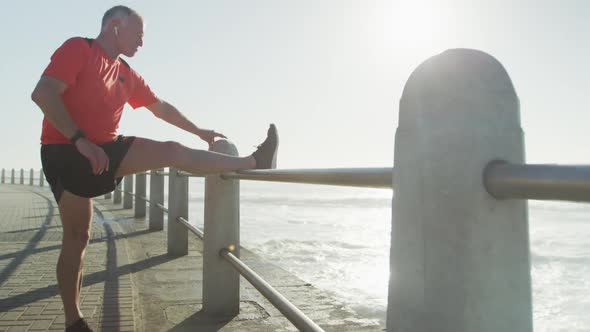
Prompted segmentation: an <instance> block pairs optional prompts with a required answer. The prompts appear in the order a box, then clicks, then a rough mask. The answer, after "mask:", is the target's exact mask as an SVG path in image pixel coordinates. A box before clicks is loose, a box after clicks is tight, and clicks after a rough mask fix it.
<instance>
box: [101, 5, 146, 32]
mask: <svg viewBox="0 0 590 332" xmlns="http://www.w3.org/2000/svg"><path fill="white" fill-rule="evenodd" d="M130 15H137V16H139V14H138V13H137V12H136V11H135V10H133V9H131V8H129V7H127V6H115V7H113V8H111V9H109V10H107V11H106V12H105V13H104V15H103V17H102V28H103V29H104V28H105V27H106V26H107V24H109V22H110V20H111V19H113V18H126V17H128V16H130Z"/></svg>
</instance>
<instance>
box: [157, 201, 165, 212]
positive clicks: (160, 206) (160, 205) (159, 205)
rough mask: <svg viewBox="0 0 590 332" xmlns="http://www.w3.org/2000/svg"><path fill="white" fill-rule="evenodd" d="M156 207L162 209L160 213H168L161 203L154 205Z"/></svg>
mask: <svg viewBox="0 0 590 332" xmlns="http://www.w3.org/2000/svg"><path fill="white" fill-rule="evenodd" d="M156 206H157V207H159V208H160V209H162V211H164V212H166V213H168V209H167V208H166V207H165V206H164V205H163V204H161V203H156Z"/></svg>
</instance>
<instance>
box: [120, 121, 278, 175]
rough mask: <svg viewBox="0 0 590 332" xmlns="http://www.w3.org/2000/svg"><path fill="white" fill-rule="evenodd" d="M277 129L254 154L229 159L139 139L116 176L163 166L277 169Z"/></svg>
mask: <svg viewBox="0 0 590 332" xmlns="http://www.w3.org/2000/svg"><path fill="white" fill-rule="evenodd" d="M278 144H279V142H278V134H277V130H276V127H275V126H274V125H271V126H270V128H269V130H268V134H267V137H266V140H265V141H264V142H263V143H262V144H261V145H260V146H259V147H258V150H256V151H255V152H254V153H253V154H252V155H250V156H247V157H234V156H228V155H224V154H221V153H217V152H211V151H205V150H197V149H191V148H188V147H186V146H184V145H182V144H180V143H177V142H172V141H168V142H159V141H154V140H150V139H147V138H141V137H136V138H135V140H134V141H133V143H132V144H131V146H130V147H129V150H128V151H127V154H126V155H125V157H124V158H123V160H122V161H121V164H120V165H119V168H118V170H117V172H116V174H115V177H122V176H125V175H129V174H134V173H138V172H143V171H147V170H152V169H158V168H163V167H175V168H178V169H181V170H184V171H187V172H191V173H223V172H232V171H237V170H244V169H253V168H275V167H276V155H277V149H278Z"/></svg>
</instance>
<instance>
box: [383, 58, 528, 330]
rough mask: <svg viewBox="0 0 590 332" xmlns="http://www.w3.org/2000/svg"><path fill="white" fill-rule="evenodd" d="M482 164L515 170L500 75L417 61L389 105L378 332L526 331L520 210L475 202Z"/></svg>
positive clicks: (482, 66)
mask: <svg viewBox="0 0 590 332" xmlns="http://www.w3.org/2000/svg"><path fill="white" fill-rule="evenodd" d="M493 159H503V160H507V161H509V162H512V163H524V143H523V132H522V129H521V127H520V115H519V101H518V97H517V96H516V93H515V91H514V87H513V85H512V82H511V80H510V78H509V77H508V74H507V73H506V71H505V69H504V68H503V67H502V65H501V64H500V63H499V62H498V61H497V60H496V59H494V58H493V57H491V56H489V55H487V54H485V53H482V52H479V51H475V50H467V49H455V50H449V51H446V52H444V53H442V54H439V55H437V56H434V57H432V58H430V59H428V60H427V61H425V62H424V63H423V64H421V65H420V66H419V67H418V68H417V69H416V70H415V71H414V72H413V73H412V75H411V76H410V78H409V79H408V82H407V83H406V86H405V88H404V92H403V95H402V98H401V101H400V112H399V127H398V129H397V132H396V138H395V160H394V172H395V176H394V179H393V188H394V197H393V206H392V227H391V256H390V257H391V262H390V264H391V265H390V268H391V275H390V283H389V304H388V312H387V331H390V332H392V331H395V332H403V331H439V332H461V331H478V332H497V331H524V332H530V331H532V295H531V276H530V258H529V238H528V217H527V205H526V201H523V200H506V201H499V200H496V199H494V198H493V197H491V196H490V195H489V194H488V193H487V192H486V190H485V188H484V186H483V181H482V179H483V171H484V167H485V166H486V165H487V164H488V162H490V161H491V160H493Z"/></svg>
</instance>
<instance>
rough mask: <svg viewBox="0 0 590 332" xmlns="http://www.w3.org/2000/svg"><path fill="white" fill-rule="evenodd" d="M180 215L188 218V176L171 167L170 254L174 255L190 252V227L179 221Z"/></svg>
mask: <svg viewBox="0 0 590 332" xmlns="http://www.w3.org/2000/svg"><path fill="white" fill-rule="evenodd" d="M179 217H182V218H184V219H186V220H188V177H187V176H181V175H178V170H177V169H176V168H172V167H170V177H169V179H168V254H169V255H174V256H181V255H186V254H188V228H186V226H184V225H183V224H181V223H179V222H178V218H179Z"/></svg>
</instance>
